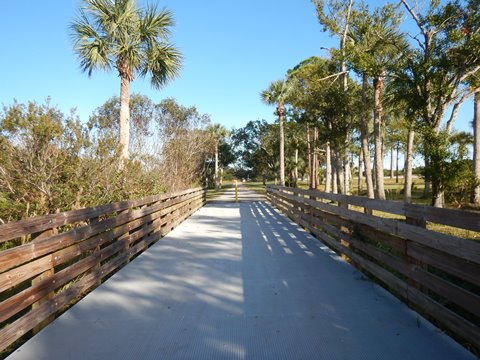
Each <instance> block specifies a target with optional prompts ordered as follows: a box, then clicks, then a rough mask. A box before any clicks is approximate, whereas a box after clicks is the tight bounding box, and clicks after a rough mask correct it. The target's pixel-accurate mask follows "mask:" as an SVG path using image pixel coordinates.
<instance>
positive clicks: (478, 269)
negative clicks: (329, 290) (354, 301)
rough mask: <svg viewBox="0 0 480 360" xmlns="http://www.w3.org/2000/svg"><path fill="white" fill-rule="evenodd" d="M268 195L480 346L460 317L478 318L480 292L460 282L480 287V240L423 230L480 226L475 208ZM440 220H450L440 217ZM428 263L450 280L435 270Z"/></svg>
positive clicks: (281, 192) (313, 194)
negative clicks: (434, 226)
mask: <svg viewBox="0 0 480 360" xmlns="http://www.w3.org/2000/svg"><path fill="white" fill-rule="evenodd" d="M267 199H269V200H270V201H271V202H272V204H273V205H274V206H276V207H277V208H279V209H280V210H281V211H282V212H284V213H285V214H286V215H287V216H288V217H290V218H291V219H292V220H293V221H296V222H297V223H299V224H300V225H301V226H303V227H304V228H305V229H306V230H308V231H310V232H311V233H313V234H314V235H315V236H316V237H317V238H319V239H320V240H322V241H323V242H325V243H326V244H327V245H328V246H330V247H331V248H332V249H334V250H335V251H336V252H337V253H339V254H344V255H346V256H347V257H348V258H349V259H350V260H351V261H352V262H353V263H354V264H355V266H357V267H359V268H360V269H362V270H364V271H366V272H367V273H369V274H370V275H372V276H373V277H375V278H376V279H378V280H379V281H380V282H381V283H383V284H384V285H385V286H387V287H388V288H390V289H392V290H393V291H394V292H395V293H396V294H397V295H398V296H400V297H401V298H402V299H404V300H405V301H406V302H407V303H408V304H410V305H412V306H414V307H415V308H416V309H420V310H421V311H423V312H424V313H426V314H428V315H429V316H431V317H432V318H433V319H435V320H436V321H437V322H439V323H440V324H442V325H443V326H444V327H446V328H447V329H449V330H450V331H452V332H454V333H455V334H457V335H458V336H460V337H461V338H463V339H465V340H467V341H469V342H470V343H471V344H473V345H474V346H476V347H479V345H480V337H479V336H478V334H480V328H479V327H478V326H477V325H475V324H473V323H472V322H470V321H469V320H467V319H466V318H465V317H464V316H466V313H470V314H472V316H476V317H477V318H480V296H479V294H476V293H474V292H472V291H470V290H469V289H470V287H468V284H465V287H462V284H461V283H462V282H463V281H466V282H470V283H471V284H473V285H476V286H479V285H480V261H479V259H480V256H479V255H480V244H479V243H477V242H474V241H470V240H466V239H463V238H460V237H456V236H450V235H446V234H442V233H438V232H435V231H432V230H427V229H424V228H422V227H421V226H423V225H424V224H425V223H426V221H429V222H436V223H442V224H445V225H448V226H455V227H459V228H463V229H468V230H473V231H478V229H479V227H478V222H479V221H480V217H478V216H479V214H478V213H472V212H469V213H468V214H466V216H465V217H464V218H462V214H464V212H462V211H458V210H449V209H448V210H446V211H442V210H445V209H433V208H430V207H426V206H415V205H405V207H404V208H403V206H404V205H403V204H401V205H399V204H398V203H397V204H394V205H391V204H388V202H385V203H382V202H379V201H377V200H375V201H371V200H370V199H363V198H358V197H349V196H345V195H337V194H325V193H320V192H317V191H314V190H301V189H290V188H283V187H279V186H269V187H268V188H267ZM325 200H327V203H326V202H324V201H325ZM328 201H336V202H343V203H348V204H352V205H356V206H363V207H364V208H371V209H375V210H380V211H384V212H390V213H393V214H397V215H403V216H406V218H407V220H409V219H410V220H409V221H413V222H414V223H415V224H416V225H419V226H416V225H412V224H406V223H404V222H401V221H397V220H393V219H386V218H381V217H378V216H373V215H369V214H363V213H361V212H358V211H352V210H348V209H345V208H342V207H339V206H337V205H336V204H329V203H328ZM443 217H448V220H445V221H443V220H444V219H443ZM386 245H387V246H386ZM428 266H434V267H436V268H438V269H440V270H441V271H443V272H445V273H447V274H451V275H453V276H455V277H456V278H455V279H450V278H449V277H446V278H444V277H440V276H439V275H435V274H433V273H432V272H430V271H429V268H428ZM404 279H405V280H404ZM456 279H459V281H460V282H459V281H457V280H456ZM433 293H435V294H436V296H440V297H441V298H443V299H444V301H445V304H446V305H443V304H440V303H439V302H438V301H437V300H435V299H433V298H432V297H431V296H430V294H433ZM448 304H452V305H455V306H456V307H455V309H458V312H456V311H457V310H455V311H453V310H452V309H453V308H452V309H450V308H447V307H446V306H449V305H448ZM460 308H461V309H463V310H464V311H465V312H461V311H460Z"/></svg>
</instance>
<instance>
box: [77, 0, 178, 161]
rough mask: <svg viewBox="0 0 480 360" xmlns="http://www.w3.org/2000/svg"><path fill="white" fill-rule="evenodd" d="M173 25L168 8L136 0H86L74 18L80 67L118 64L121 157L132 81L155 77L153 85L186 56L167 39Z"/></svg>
mask: <svg viewBox="0 0 480 360" xmlns="http://www.w3.org/2000/svg"><path fill="white" fill-rule="evenodd" d="M173 25H174V21H173V18H172V14H171V13H170V12H169V11H168V10H161V11H157V8H156V6H152V5H149V6H147V7H146V8H145V9H141V8H139V7H138V6H137V4H136V2H135V0H113V1H112V0H84V1H83V5H82V7H81V9H80V12H79V15H78V16H77V18H76V19H75V20H74V21H73V22H72V23H71V25H70V29H71V37H72V39H73V42H74V51H75V53H76V54H77V56H78V58H79V61H80V67H81V69H82V71H84V72H87V73H88V76H91V74H92V71H93V70H94V69H101V70H110V69H111V68H115V69H116V70H117V71H118V75H119V77H120V101H121V105H120V145H121V146H122V155H121V156H122V158H123V159H124V160H125V159H127V158H128V156H129V151H128V150H129V149H128V145H129V138H130V125H129V120H130V108H129V102H130V82H131V81H133V80H134V79H135V76H141V77H144V76H146V75H147V74H148V75H150V77H151V84H152V86H153V87H154V88H160V87H162V86H163V85H165V83H167V82H168V81H169V80H171V79H174V78H175V77H176V76H177V75H178V72H179V70H180V67H181V60H182V55H181V54H180V52H179V51H178V50H177V49H176V48H175V47H174V46H172V45H171V44H170V43H169V40H168V35H169V28H170V27H171V26H173Z"/></svg>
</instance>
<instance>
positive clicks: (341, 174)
mask: <svg viewBox="0 0 480 360" xmlns="http://www.w3.org/2000/svg"><path fill="white" fill-rule="evenodd" d="M344 158H345V156H344V154H343V153H342V151H340V150H339V149H338V148H336V149H335V173H336V174H337V186H338V187H337V189H338V193H339V194H345V166H344Z"/></svg>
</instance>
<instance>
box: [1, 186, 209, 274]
mask: <svg viewBox="0 0 480 360" xmlns="http://www.w3.org/2000/svg"><path fill="white" fill-rule="evenodd" d="M191 196H192V197H191V198H199V197H201V195H198V194H192V195H191ZM188 199H190V198H187V200H188ZM181 203H182V199H170V200H167V201H165V202H163V203H156V204H155V205H153V206H149V207H146V208H142V209H138V210H133V211H131V212H125V213H122V214H120V215H117V216H115V217H112V218H109V219H105V220H102V221H99V222H96V223H95V224H93V225H87V226H83V227H81V228H76V229H73V230H70V231H67V232H64V233H61V234H56V235H52V236H50V237H48V238H44V239H41V240H39V241H36V242H35V243H27V244H24V245H21V246H18V247H15V248H11V249H7V250H4V251H2V252H0V272H3V271H6V270H8V269H10V268H12V267H14V266H18V265H21V264H23V263H25V262H27V261H31V260H33V259H35V258H36V257H40V256H43V255H46V254H48V253H50V252H54V251H58V250H60V249H62V248H65V247H68V246H71V245H73V244H75V243H78V242H80V241H83V240H86V239H88V238H90V237H92V236H95V235H97V234H99V233H102V232H104V231H106V230H108V229H111V228H115V227H118V226H121V225H123V224H126V223H128V222H130V221H133V220H136V219H138V218H141V217H144V216H147V215H149V214H152V213H154V212H157V211H160V215H164V214H167V213H169V212H171V208H172V207H174V206H175V205H177V204H181Z"/></svg>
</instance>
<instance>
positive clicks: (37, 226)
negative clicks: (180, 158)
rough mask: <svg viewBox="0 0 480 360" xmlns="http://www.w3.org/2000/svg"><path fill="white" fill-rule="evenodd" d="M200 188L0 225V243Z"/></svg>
mask: <svg viewBox="0 0 480 360" xmlns="http://www.w3.org/2000/svg"><path fill="white" fill-rule="evenodd" d="M202 191H203V189H202V188H195V189H188V190H182V191H177V192H174V193H165V194H160V195H154V196H149V197H146V198H143V199H138V200H128V201H121V202H117V203H113V204H107V205H101V206H96V207H90V208H84V209H78V210H70V211H65V212H61V213H58V214H49V215H42V216H36V217H33V218H28V219H25V220H20V221H16V222H10V223H6V224H3V225H0V243H1V242H5V241H8V240H12V239H15V238H18V237H21V236H25V235H29V234H33V233H37V232H41V231H44V230H47V229H51V228H56V227H60V226H63V225H66V224H71V223H75V222H79V221H85V220H88V219H92V218H95V217H98V216H103V215H106V214H110V213H113V212H118V211H122V210H125V209H129V208H133V207H139V206H143V205H145V204H150V203H154V202H157V201H162V200H165V199H168V198H174V197H177V196H181V195H184V194H189V193H195V192H202Z"/></svg>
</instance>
